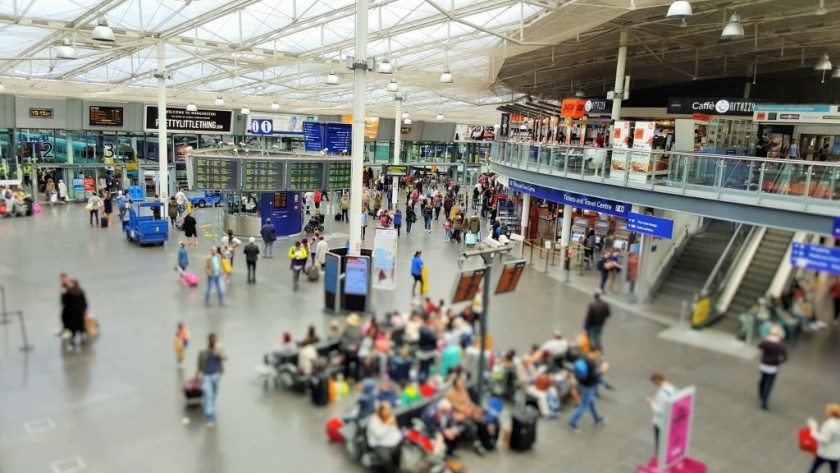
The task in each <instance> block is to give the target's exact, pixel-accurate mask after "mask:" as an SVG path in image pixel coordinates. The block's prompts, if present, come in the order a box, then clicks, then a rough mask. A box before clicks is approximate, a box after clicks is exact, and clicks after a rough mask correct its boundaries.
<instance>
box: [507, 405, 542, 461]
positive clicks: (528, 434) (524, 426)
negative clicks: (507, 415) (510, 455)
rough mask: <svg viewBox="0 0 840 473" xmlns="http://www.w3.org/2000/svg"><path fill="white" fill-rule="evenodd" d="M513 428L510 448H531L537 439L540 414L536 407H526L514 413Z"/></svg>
mask: <svg viewBox="0 0 840 473" xmlns="http://www.w3.org/2000/svg"><path fill="white" fill-rule="evenodd" d="M512 417H513V429H512V430H511V433H510V449H511V450H514V451H517V452H524V451H527V450H530V449H531V447H533V446H534V442H536V440H537V419H539V417H540V414H539V412H537V410H536V409H534V408H527V407H526V408H525V409H524V410H521V411H519V412H516V413H514V414H513V416H512Z"/></svg>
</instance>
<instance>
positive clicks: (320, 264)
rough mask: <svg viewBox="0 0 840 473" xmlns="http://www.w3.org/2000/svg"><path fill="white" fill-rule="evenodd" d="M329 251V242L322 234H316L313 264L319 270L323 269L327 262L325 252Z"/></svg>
mask: <svg viewBox="0 0 840 473" xmlns="http://www.w3.org/2000/svg"><path fill="white" fill-rule="evenodd" d="M329 251H330V244H329V243H327V240H325V239H324V235H319V236H318V244H317V245H315V265H316V266H317V268H318V269H319V270H323V268H324V265H325V264H326V263H327V253H328V252H329Z"/></svg>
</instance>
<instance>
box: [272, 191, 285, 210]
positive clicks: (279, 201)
mask: <svg viewBox="0 0 840 473" xmlns="http://www.w3.org/2000/svg"><path fill="white" fill-rule="evenodd" d="M286 195H287V194H286V193H285V192H275V193H274V208H275V209H285V208H286Z"/></svg>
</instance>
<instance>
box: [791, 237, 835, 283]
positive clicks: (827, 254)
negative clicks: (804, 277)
mask: <svg viewBox="0 0 840 473" xmlns="http://www.w3.org/2000/svg"><path fill="white" fill-rule="evenodd" d="M790 264H791V265H792V266H795V267H797V268H805V269H810V270H812V271H825V272H827V273H831V274H837V275H840V248H834V247H830V246H823V245H811V244H808V243H798V242H794V243H793V244H792V246H791V250H790Z"/></svg>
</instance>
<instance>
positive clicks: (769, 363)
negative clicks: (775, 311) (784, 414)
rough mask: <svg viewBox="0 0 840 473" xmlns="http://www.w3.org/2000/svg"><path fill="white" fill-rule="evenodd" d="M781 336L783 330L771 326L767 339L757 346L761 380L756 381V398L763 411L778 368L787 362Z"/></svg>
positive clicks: (765, 408)
mask: <svg viewBox="0 0 840 473" xmlns="http://www.w3.org/2000/svg"><path fill="white" fill-rule="evenodd" d="M782 336H784V329H782V327H780V326H778V325H773V327H772V328H771V329H770V334H768V335H767V338H765V339H764V340H762V341H761V343H759V344H758V349H759V350H761V363H760V364H759V365H758V369H759V371H760V372H761V378H760V380H759V381H758V398H759V399H760V400H761V408H762V409H763V410H765V411H766V410H767V405H768V403H769V401H770V392H771V391H772V390H773V383H774V382H775V381H776V375H777V374H779V366H780V365H781V364H782V363H784V362H786V361H787V360H788V354H787V349H786V348H785V345H784V344H783V343H782Z"/></svg>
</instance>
